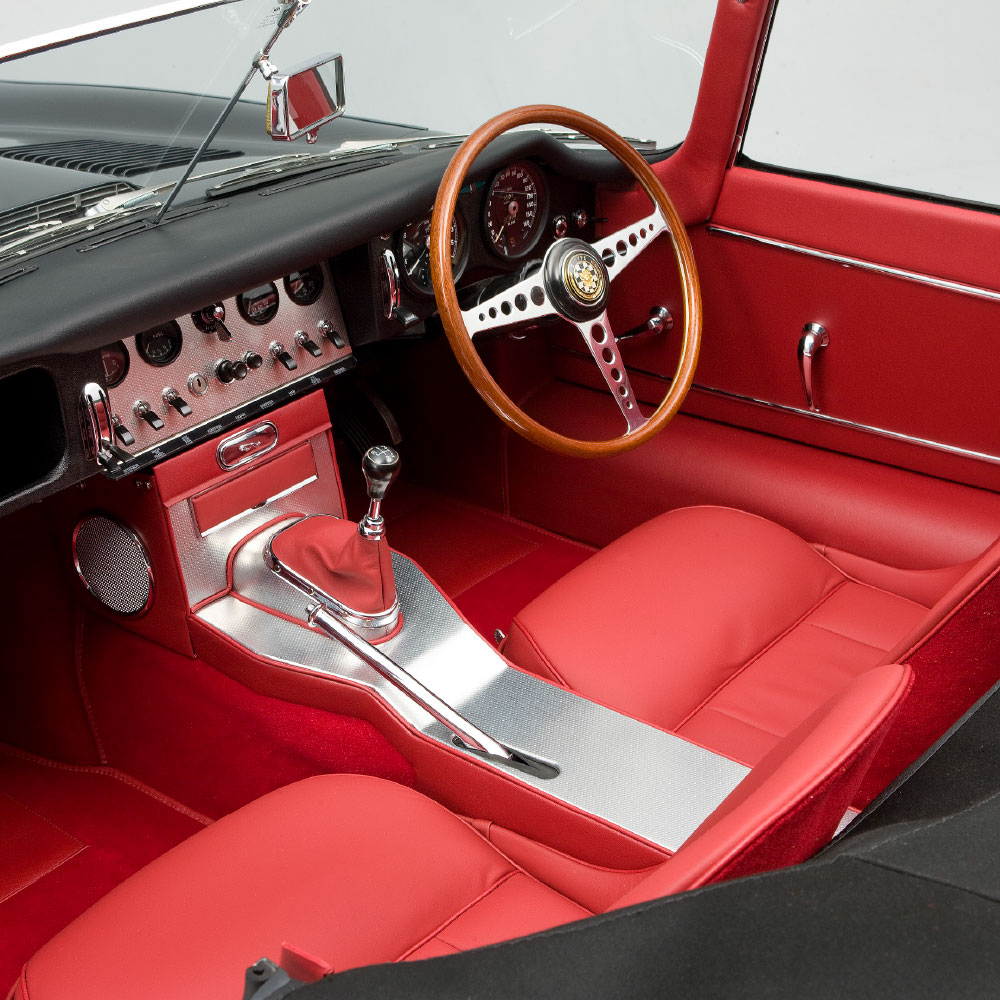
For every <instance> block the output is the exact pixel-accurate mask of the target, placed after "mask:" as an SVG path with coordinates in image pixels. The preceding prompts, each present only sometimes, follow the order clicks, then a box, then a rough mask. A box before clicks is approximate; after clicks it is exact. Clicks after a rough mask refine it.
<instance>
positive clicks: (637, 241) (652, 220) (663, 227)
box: [591, 209, 670, 281]
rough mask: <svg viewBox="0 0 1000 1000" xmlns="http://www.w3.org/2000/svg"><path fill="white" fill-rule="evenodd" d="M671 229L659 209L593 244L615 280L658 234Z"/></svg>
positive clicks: (610, 278) (609, 278)
mask: <svg viewBox="0 0 1000 1000" xmlns="http://www.w3.org/2000/svg"><path fill="white" fill-rule="evenodd" d="M669 229H670V227H669V226H668V225H667V223H666V220H665V219H664V218H663V216H662V215H661V214H660V211H659V209H657V210H656V211H655V212H653V214H652V215H647V216H646V218H645V219H640V220H639V221H638V222H634V223H633V224H632V225H631V226H625V228H624V229H619V230H618V232H616V233H612V234H611V235H610V236H605V237H604V238H603V239H599V240H596V241H595V242H594V243H593V244H591V245H592V246H593V248H594V250H596V251H597V253H598V254H599V255H600V257H601V260H603V261H604V266H605V267H606V268H607V269H608V280H609V281H614V280H615V278H617V277H618V275H619V274H621V273H622V271H624V270H625V268H626V267H628V266H629V264H631V263H632V261H634V260H635V259H636V257H638V256H639V254H641V253H642V252H643V250H645V249H646V247H648V246H649V244H650V243H652V242H653V240H655V239H656V237H657V236H659V235H660V234H661V233H666V232H669Z"/></svg>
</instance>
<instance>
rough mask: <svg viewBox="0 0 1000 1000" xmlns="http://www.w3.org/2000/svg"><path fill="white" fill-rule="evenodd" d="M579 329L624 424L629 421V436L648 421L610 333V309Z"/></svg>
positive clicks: (578, 327) (579, 325) (584, 323)
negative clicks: (642, 412) (608, 312)
mask: <svg viewBox="0 0 1000 1000" xmlns="http://www.w3.org/2000/svg"><path fill="white" fill-rule="evenodd" d="M576 328H577V329H578V330H579V331H580V334H581V335H582V337H583V339H584V342H585V343H586V345H587V349H588V350H589V351H590V353H591V356H592V357H593V359H594V361H596V362H597V367H598V368H599V369H600V372H601V375H602V376H603V377H604V381H605V382H607V384H608V388H609V389H610V390H611V395H612V396H614V398H615V402H616V403H617V404H618V409H620V410H621V411H622V416H623V417H624V418H625V423H627V424H628V430H627V431H626V432H625V433H626V435H628V434H632V433H634V432H635V431H637V430H638V429H639V428H640V427H642V425H643V424H645V423H646V418H645V417H644V416H643V415H642V414H641V413H640V412H639V402H638V400H637V399H636V398H635V393H634V392H632V383H631V382H629V378H628V372H627V371H626V370H625V362H624V361H623V360H622V358H621V356H620V355H619V353H618V345H617V344H616V343H615V338H614V334H613V333H612V332H611V324H610V323H608V314H607V312H603V313H601V315H600V316H598V317H597V319H592V320H587V321H585V322H583V323H577V324H576Z"/></svg>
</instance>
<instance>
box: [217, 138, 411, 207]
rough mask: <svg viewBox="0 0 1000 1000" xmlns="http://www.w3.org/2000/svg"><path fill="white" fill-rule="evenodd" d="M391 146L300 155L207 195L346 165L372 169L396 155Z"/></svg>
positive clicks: (255, 170) (247, 172)
mask: <svg viewBox="0 0 1000 1000" xmlns="http://www.w3.org/2000/svg"><path fill="white" fill-rule="evenodd" d="M394 151H395V150H394V148H393V146H392V145H391V144H387V143H382V144H381V145H378V146H371V147H368V148H366V149H358V150H349V151H337V150H335V151H334V152H331V153H299V154H294V155H292V156H287V157H281V159H280V161H279V162H277V163H272V164H263V165H260V166H256V167H250V168H248V169H246V170H244V171H242V172H241V173H240V174H238V175H237V176H236V177H231V178H230V179H229V180H226V181H222V182H221V183H219V184H216V185H214V186H213V187H210V188H208V190H207V191H206V192H205V193H206V194H207V195H208V196H209V197H212V196H217V195H220V194H226V193H227V192H232V191H243V190H247V189H248V188H255V187H259V186H260V185H262V184H267V183H269V182H270V181H277V180H284V179H285V178H288V177H298V176H299V175H301V174H308V173H313V172H314V171H317V170H325V169H327V168H328V167H335V166H340V165H342V164H344V163H356V164H359V165H363V164H364V163H367V162H369V161H371V163H372V166H375V165H376V164H381V163H385V162H386V161H385V160H383V159H380V158H379V155H378V154H379V152H394Z"/></svg>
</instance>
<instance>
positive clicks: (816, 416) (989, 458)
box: [639, 372, 1000, 465]
mask: <svg viewBox="0 0 1000 1000" xmlns="http://www.w3.org/2000/svg"><path fill="white" fill-rule="evenodd" d="M639 374H642V375H650V376H652V377H653V378H658V379H663V380H664V381H671V380H670V379H664V378H663V376H662V375H653V373H652V372H640V373H639ZM691 388H692V389H697V390H699V391H700V392H705V393H708V394H709V395H711V396H721V397H723V398H725V399H734V400H736V401H737V402H740V403H749V404H751V405H752V406H762V407H764V408H765V409H768V410H777V411H779V412H781V413H793V414H795V415H796V416H799V417H808V418H809V419H810V420H821V421H823V422H825V423H828V424H833V425H834V426H836V427H845V428H847V429H849V430H852V431H862V432H863V433H865V434H872V435H874V436H875V437H880V438H887V439H888V440H890V441H900V442H902V443H903V444H913V445H917V446H918V447H920V448H929V449H930V450H932V451H940V452H944V453H945V454H948V455H957V456H958V457H960V458H971V459H975V461H977V462H989V463H990V464H991V465H1000V455H990V454H987V453H986V452H984V451H973V450H972V449H970V448H959V447H958V446H957V445H953V444H943V443H942V442H941V441H931V440H930V439H929V438H920V437H914V436H912V435H911V434H904V433H902V431H891V430H889V429H888V428H886V427H876V426H875V425H873V424H861V423H858V422H857V421H854V420H846V419H845V418H844V417H834V416H831V415H830V414H829V413H814V412H813V411H812V410H804V409H802V408H801V407H798V406H788V405H787V404H785V403H773V402H771V401H770V400H768V399H758V398H756V397H755V396H743V395H741V394H740V393H738V392H728V391H727V390H725V389H714V388H712V387H711V386H708V385H698V384H697V383H696V384H695V385H693V386H691Z"/></svg>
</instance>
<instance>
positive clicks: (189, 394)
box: [108, 263, 351, 455]
mask: <svg viewBox="0 0 1000 1000" xmlns="http://www.w3.org/2000/svg"><path fill="white" fill-rule="evenodd" d="M316 267H317V269H318V270H319V272H320V273H321V274H322V275H323V287H322V291H321V293H320V294H319V297H318V298H317V299H316V300H315V301H313V302H309V303H308V304H305V305H300V304H299V303H297V302H296V301H294V299H292V298H291V296H290V295H289V294H288V291H287V288H286V285H285V282H284V281H283V279H282V278H281V277H280V276H279V277H278V278H277V279H276V280H275V281H274V282H272V283H271V284H273V286H274V290H275V295H276V302H277V304H276V306H275V312H274V315H273V318H271V319H269V320H268V321H267V322H260V321H258V322H250V321H248V320H247V319H246V318H245V317H244V316H243V315H242V314H241V312H240V309H239V307H238V305H237V299H226V300H225V301H224V302H222V303H220V304H221V305H222V306H223V307H224V311H225V320H224V322H223V326H224V328H225V330H226V331H228V333H229V334H231V339H229V340H221V339H220V337H219V334H218V332H212V331H209V332H206V331H205V330H203V329H199V328H198V326H197V324H196V323H195V321H194V319H193V318H192V317H191V316H190V315H188V316H178V317H177V318H176V320H175V323H176V329H177V332H178V333H179V334H180V337H181V341H180V348H179V351H178V352H177V354H176V356H175V357H173V358H172V359H171V360H170V361H169V362H168V363H166V364H164V365H162V366H157V365H153V364H150V363H148V362H147V361H145V360H143V358H142V357H141V355H140V351H139V346H138V343H137V338H136V336H134V335H138V334H139V333H140V331H138V330H133V331H130V333H131V334H133V336H129V337H126V338H125V339H124V340H123V341H122V344H123V345H124V347H125V350H126V352H127V354H126V358H127V374H125V376H124V378H122V381H121V382H120V383H119V384H117V385H114V386H113V387H111V388H109V389H108V396H109V397H110V399H111V404H112V409H113V410H114V413H115V416H116V417H117V418H118V419H119V420H120V422H121V424H122V425H123V426H124V427H125V428H126V429H127V430H128V431H129V432H130V433H131V435H132V436H133V438H134V439H135V441H134V443H133V444H125V443H124V442H123V441H121V440H120V439H119V440H117V441H116V445H117V446H118V447H119V448H120V449H121V450H122V451H123V452H125V453H126V454H129V455H138V454H140V453H143V452H147V451H148V450H149V449H151V448H154V447H157V446H161V445H163V443H164V442H166V441H169V440H172V439H173V438H176V437H179V436H183V435H185V434H189V433H190V432H192V431H194V430H195V429H196V428H199V427H201V426H202V425H204V424H206V423H212V422H213V421H215V420H216V419H217V418H218V417H219V416H220V415H221V414H224V413H230V412H231V411H233V410H235V409H239V408H240V407H244V406H245V405H246V404H248V403H250V402H251V401H252V400H256V399H258V398H259V397H261V396H265V395H266V394H268V393H270V392H272V391H274V390H276V389H280V388H281V387H283V386H285V385H289V384H291V383H294V382H298V381H300V380H302V379H303V378H304V377H306V376H308V375H310V374H313V373H317V372H320V371H322V370H324V369H328V368H330V367H331V366H334V365H337V364H338V362H342V361H343V360H344V359H345V358H347V357H349V355H350V354H351V345H350V342H349V340H348V337H347V332H346V330H345V327H344V318H343V315H342V314H341V310H340V301H339V299H338V297H337V292H336V289H335V288H334V284H333V279H332V277H331V275H330V271H329V268H328V267H327V265H326V264H325V263H324V264H318V265H316ZM205 305H206V306H208V305H209V303H205ZM327 329H328V330H329V331H330V334H329V336H327V335H325V334H324V332H323V331H324V330H327ZM297 334H302V335H305V336H304V337H303V338H300V339H305V338H308V340H309V342H310V343H311V344H312V345H313V349H314V350H315V351H317V352H318V353H317V355H316V356H314V355H313V354H311V353H310V351H309V350H307V349H306V348H305V347H303V345H302V344H301V343H299V342H297V340H296V335H297ZM272 344H280V345H281V346H282V347H283V348H284V350H285V351H286V352H287V353H288V355H289V357H290V358H291V360H292V361H294V363H295V366H296V367H295V368H294V369H293V370H291V371H289V370H288V369H287V368H286V367H285V366H284V365H283V364H281V362H280V361H279V360H278V359H277V358H276V357H275V356H273V355H272V354H271V352H270V350H269V348H270V347H271V345H272ZM112 346H113V345H112ZM247 354H255V355H257V356H258V357H259V358H260V362H259V367H256V368H249V369H248V370H247V371H246V372H245V374H244V376H243V377H241V378H230V379H229V381H225V382H223V381H222V380H221V379H220V378H219V377H218V376H217V374H216V366H217V365H218V364H219V362H220V361H223V360H228V361H230V362H234V361H238V360H240V359H242V358H243V357H244V356H245V355H247ZM166 357H169V354H167V355H166ZM255 363H256V362H255ZM199 379H200V381H198V380H199ZM171 389H172V390H174V391H175V392H176V393H177V394H178V395H179V396H180V397H181V398H182V399H183V400H184V401H185V402H186V403H187V405H188V406H189V407H190V411H191V412H190V413H189V414H188V415H187V416H183V415H181V413H179V412H178V411H177V410H176V409H175V408H174V407H171V406H170V405H169V404H168V403H167V402H166V401H165V400H164V398H163V397H164V392H165V391H166V390H171ZM303 391H308V386H307V387H306V388H304V390H303ZM139 402H145V403H147V404H148V405H149V407H150V409H152V410H153V411H154V412H155V413H156V415H157V417H159V419H160V420H161V422H162V426H161V427H160V428H158V429H157V428H154V427H153V426H151V425H150V423H148V422H147V421H145V420H143V419H141V418H140V417H139V415H138V414H137V413H136V412H135V405H136V403H139ZM249 415H250V412H249V411H248V417H249ZM237 422H239V421H237Z"/></svg>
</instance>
